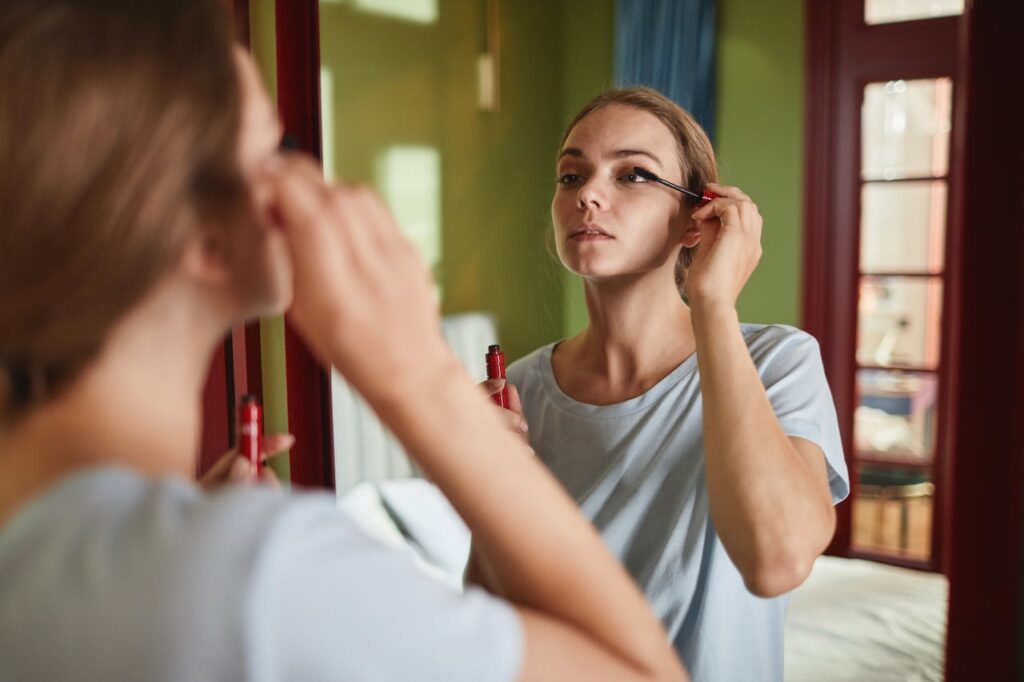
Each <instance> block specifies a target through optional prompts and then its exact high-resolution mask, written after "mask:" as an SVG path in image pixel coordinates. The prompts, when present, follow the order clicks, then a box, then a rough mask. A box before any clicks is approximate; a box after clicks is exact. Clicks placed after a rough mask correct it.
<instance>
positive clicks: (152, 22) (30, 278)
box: [0, 0, 244, 422]
mask: <svg viewBox="0 0 1024 682" xmlns="http://www.w3.org/2000/svg"><path fill="white" fill-rule="evenodd" d="M221 4H222V3H220V2H219V1H218V0H4V2H3V3H2V4H0V93H3V96H2V97H0V159H2V163H0V422H2V421H4V419H5V417H6V418H10V417H11V416H12V415H14V414H17V413H18V412H21V411H23V410H24V409H26V408H27V407H28V406H29V405H30V404H31V403H33V402H34V401H37V400H39V399H40V398H41V397H43V394H44V393H46V394H52V393H53V392H55V391H56V390H59V388H60V387H61V386H62V385H65V384H66V383H67V382H68V381H69V380H70V379H72V378H73V377H74V375H75V374H76V373H77V372H78V371H79V370H80V369H81V368H82V367H83V366H84V365H85V364H87V363H88V362H89V360H90V359H92V358H93V357H95V356H96V354H97V353H98V352H99V350H100V349H101V347H102V345H103V342H104V339H105V337H106V336H107V334H108V332H109V331H110V329H111V328H112V327H113V326H114V325H115V323H116V322H117V321H118V320H120V319H121V318H122V317H123V316H124V314H125V313H126V312H127V311H128V310H129V309H130V308H131V307H132V306H133V305H134V304H135V303H137V302H138V301H139V300H140V299H141V298H142V297H143V296H144V295H145V294H146V293H147V292H148V291H150V290H151V288H152V287H153V285H154V284H155V283H156V282H157V281H158V280H159V279H160V278H161V277H162V276H163V275H165V274H166V273H167V272H168V271H169V269H170V268H172V267H173V266H174V265H175V264H177V262H178V261H179V258H180V256H181V254H182V252H183V248H184V245H185V244H186V243H187V240H188V238H189V237H192V236H194V235H195V233H196V230H199V229H213V228H212V226H213V225H215V224H218V221H216V220H212V219H209V218H211V216H213V215H214V214H215V213H217V212H219V211H221V210H222V209H223V208H225V207H226V206H228V205H229V204H230V203H232V202H234V201H235V200H237V199H238V198H239V197H240V195H241V192H242V191H243V188H244V186H243V184H242V183H241V176H240V171H239V170H238V168H237V153H236V147H237V137H238V125H239V123H238V120H239V116H240V113H239V106H240V105H239V91H238V82H237V76H236V72H235V65H234V62H233V57H232V53H231V41H230V28H229V24H228V19H227V17H226V14H225V12H224V10H223V8H222V7H221Z"/></svg>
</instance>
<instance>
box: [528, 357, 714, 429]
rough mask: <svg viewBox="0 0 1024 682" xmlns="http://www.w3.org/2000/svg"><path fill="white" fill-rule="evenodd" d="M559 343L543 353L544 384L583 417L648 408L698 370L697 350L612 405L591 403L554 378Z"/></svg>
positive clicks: (561, 403)
mask: <svg viewBox="0 0 1024 682" xmlns="http://www.w3.org/2000/svg"><path fill="white" fill-rule="evenodd" d="M559 343H561V341H557V342H555V343H552V344H549V345H548V346H545V347H544V349H543V350H542V352H541V354H540V358H539V361H540V373H541V377H542V379H543V382H544V388H545V390H546V391H547V393H548V395H549V396H550V397H551V399H552V400H554V401H555V403H556V404H557V405H559V406H560V407H562V408H563V409H565V410H566V411H568V412H571V413H573V414H576V415H579V416H582V417H593V418H604V419H611V418H615V417H623V416H626V415H629V414H633V413H634V412H640V411H642V410H646V409H648V408H650V407H651V406H652V405H655V404H657V403H658V401H659V400H661V398H663V397H664V396H665V394H666V393H668V392H669V391H671V390H672V389H673V388H675V386H676V385H677V384H678V383H679V382H680V381H682V379H683V378H684V377H686V376H689V375H690V374H691V373H692V372H693V371H695V369H696V365H697V354H696V353H695V352H694V353H690V354H689V355H688V356H686V358H685V359H684V360H683V361H682V362H681V363H679V364H678V365H676V367H675V368H674V369H672V371H671V372H669V373H668V374H666V375H665V376H663V377H662V378H661V379H659V380H658V381H657V382H656V383H655V384H654V385H653V386H651V387H650V388H649V389H647V390H646V391H644V392H643V393H641V394H640V395H638V396H635V397H633V398H629V399H628V400H624V401H622V402H619V403H612V404H610V405H594V404H592V403H584V402H580V401H579V400H576V399H575V398H572V397H571V396H569V395H568V394H566V393H565V392H564V391H563V390H562V388H561V386H559V385H558V380H557V379H556V378H555V370H554V366H553V365H552V364H551V359H552V356H553V355H554V351H555V348H556V347H557V346H558V344H559Z"/></svg>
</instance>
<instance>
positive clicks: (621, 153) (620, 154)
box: [612, 149, 661, 166]
mask: <svg viewBox="0 0 1024 682" xmlns="http://www.w3.org/2000/svg"><path fill="white" fill-rule="evenodd" d="M627 156H646V157H647V158H649V159H650V160H651V161H654V163H656V164H658V165H659V166H660V165H661V159H659V158H658V157H657V156H656V155H655V154H652V153H651V152H648V151H644V150H643V149H617V150H616V151H614V152H613V153H612V157H613V158H616V159H622V158H625V157H627Z"/></svg>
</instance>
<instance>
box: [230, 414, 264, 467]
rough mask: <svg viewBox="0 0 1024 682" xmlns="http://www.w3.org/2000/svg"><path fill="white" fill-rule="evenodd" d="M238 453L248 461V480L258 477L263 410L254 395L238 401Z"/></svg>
mask: <svg viewBox="0 0 1024 682" xmlns="http://www.w3.org/2000/svg"><path fill="white" fill-rule="evenodd" d="M236 423H237V426H238V453H239V454H240V455H242V457H245V458H246V459H247V460H249V480H250V481H253V482H255V481H257V480H259V477H260V468H261V463H260V436H261V435H262V433H263V408H262V407H260V403H259V401H258V400H256V396H254V395H243V396H242V397H241V399H240V400H239V401H238V420H237V422H236Z"/></svg>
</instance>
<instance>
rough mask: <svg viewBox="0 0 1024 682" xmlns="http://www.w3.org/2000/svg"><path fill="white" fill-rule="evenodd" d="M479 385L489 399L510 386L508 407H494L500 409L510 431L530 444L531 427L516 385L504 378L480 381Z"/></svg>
mask: <svg viewBox="0 0 1024 682" xmlns="http://www.w3.org/2000/svg"><path fill="white" fill-rule="evenodd" d="M479 385H480V388H482V389H483V391H484V393H485V394H486V395H487V399H488V400H490V399H491V398H492V397H493V396H494V395H497V393H498V391H500V390H501V389H502V388H505V387H506V386H507V387H508V407H499V406H498V405H495V406H494V407H495V409H497V410H498V411H499V414H500V416H501V420H502V422H504V423H505V424H506V425H507V426H508V429H509V431H511V432H512V433H514V434H515V435H516V436H517V437H519V438H521V439H522V440H523V442H525V443H526V444H527V445H529V444H530V438H529V436H528V435H527V433H528V432H529V430H530V429H529V425H528V424H527V423H526V415H524V414H523V403H522V401H521V400H520V399H519V391H517V390H516V387H515V386H514V385H512V384H510V383H508V382H506V381H505V380H504V379H487V380H486V381H482V382H480V384H479Z"/></svg>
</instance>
